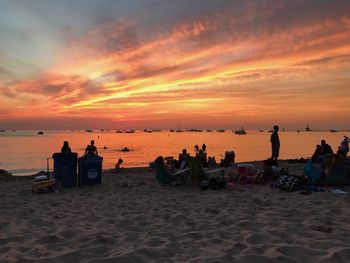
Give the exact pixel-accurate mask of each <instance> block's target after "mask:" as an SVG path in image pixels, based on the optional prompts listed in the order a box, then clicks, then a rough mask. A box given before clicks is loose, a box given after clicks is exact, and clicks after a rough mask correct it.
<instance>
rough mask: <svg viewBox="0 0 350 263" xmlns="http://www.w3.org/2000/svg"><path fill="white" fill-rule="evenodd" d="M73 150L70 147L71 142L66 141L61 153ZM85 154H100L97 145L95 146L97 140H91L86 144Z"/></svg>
mask: <svg viewBox="0 0 350 263" xmlns="http://www.w3.org/2000/svg"><path fill="white" fill-rule="evenodd" d="M71 152H72V150H71V148H70V147H69V142H68V141H64V142H63V146H62V148H61V153H71ZM84 155H98V153H97V147H96V146H95V141H94V140H91V141H90V144H89V145H87V146H86V148H85V152H84Z"/></svg>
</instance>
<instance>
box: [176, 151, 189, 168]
mask: <svg viewBox="0 0 350 263" xmlns="http://www.w3.org/2000/svg"><path fill="white" fill-rule="evenodd" d="M189 156H190V155H189V154H188V153H187V150H186V149H183V150H182V153H180V154H179V160H178V162H177V167H178V168H180V169H183V168H185V167H186V165H187V158H188V157H189Z"/></svg>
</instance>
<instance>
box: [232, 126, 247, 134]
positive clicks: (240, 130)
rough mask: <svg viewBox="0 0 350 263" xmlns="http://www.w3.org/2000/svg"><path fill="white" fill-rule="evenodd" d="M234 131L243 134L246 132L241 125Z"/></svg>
mask: <svg viewBox="0 0 350 263" xmlns="http://www.w3.org/2000/svg"><path fill="white" fill-rule="evenodd" d="M234 133H235V134H237V135H244V134H247V132H246V131H245V130H244V129H243V127H241V128H240V129H238V130H235V131H234Z"/></svg>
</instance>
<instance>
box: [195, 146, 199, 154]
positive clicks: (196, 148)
mask: <svg viewBox="0 0 350 263" xmlns="http://www.w3.org/2000/svg"><path fill="white" fill-rule="evenodd" d="M194 151H195V152H196V153H198V151H199V146H198V145H197V144H196V145H195V146H194Z"/></svg>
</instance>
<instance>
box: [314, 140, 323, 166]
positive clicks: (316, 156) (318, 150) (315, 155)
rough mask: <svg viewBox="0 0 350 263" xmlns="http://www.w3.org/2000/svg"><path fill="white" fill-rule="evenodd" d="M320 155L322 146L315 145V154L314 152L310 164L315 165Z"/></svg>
mask: <svg viewBox="0 0 350 263" xmlns="http://www.w3.org/2000/svg"><path fill="white" fill-rule="evenodd" d="M321 154H322V146H321V145H319V144H317V145H316V149H315V152H314V154H313V155H312V157H311V160H312V162H313V163H317V162H318V161H319V158H320V156H321Z"/></svg>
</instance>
